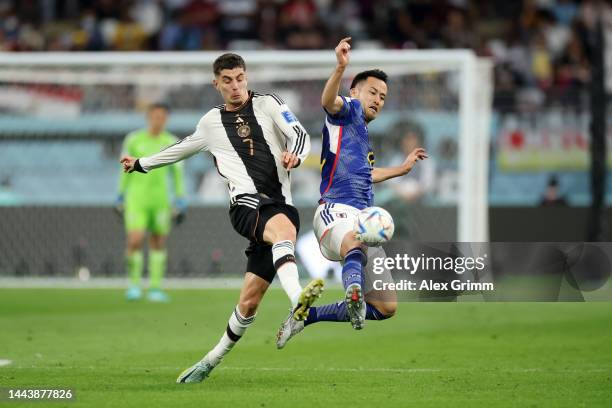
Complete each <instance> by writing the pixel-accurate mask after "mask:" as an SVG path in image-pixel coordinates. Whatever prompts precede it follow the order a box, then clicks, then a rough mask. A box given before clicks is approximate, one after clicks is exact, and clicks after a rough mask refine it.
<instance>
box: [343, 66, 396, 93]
mask: <svg viewBox="0 0 612 408" xmlns="http://www.w3.org/2000/svg"><path fill="white" fill-rule="evenodd" d="M369 77H374V78H378V79H380V80H381V81H383V82H384V83H385V84H386V83H387V74H385V72H384V71H381V70H380V69H369V70H367V71H362V72H360V73H358V74H357V75H355V78H353V82H351V88H350V89H353V88H354V87H356V86H357V85H358V84H359V83H360V82H362V81H365V80H367V79H368V78H369Z"/></svg>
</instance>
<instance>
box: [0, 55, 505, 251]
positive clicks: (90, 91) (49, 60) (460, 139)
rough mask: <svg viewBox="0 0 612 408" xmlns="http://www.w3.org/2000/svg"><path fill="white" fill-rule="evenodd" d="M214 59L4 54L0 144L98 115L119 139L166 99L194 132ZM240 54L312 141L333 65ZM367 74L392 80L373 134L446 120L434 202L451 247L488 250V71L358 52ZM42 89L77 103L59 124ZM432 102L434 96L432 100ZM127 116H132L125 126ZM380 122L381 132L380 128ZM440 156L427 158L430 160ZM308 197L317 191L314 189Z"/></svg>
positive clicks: (181, 125) (208, 94) (454, 58)
mask: <svg viewBox="0 0 612 408" xmlns="http://www.w3.org/2000/svg"><path fill="white" fill-rule="evenodd" d="M220 53H221V52H189V53H187V52H154V53H149V52H133V53H118V52H106V53H81V52H71V53H62V52H58V53H0V93H2V92H1V91H7V92H8V91H11V92H9V93H6V92H5V95H9V94H10V95H12V96H10V97H9V96H5V97H4V98H3V97H0V143H2V139H1V138H2V137H3V135H4V136H6V135H7V134H9V133H10V134H12V135H13V136H14V135H15V134H18V133H19V132H18V130H19V129H20V126H22V124H23V127H24V129H26V128H27V129H30V128H31V127H32V126H34V127H36V126H37V123H41V125H40V127H41V131H42V132H43V133H44V129H42V128H44V126H45V125H42V123H48V120H50V119H51V120H54V121H55V122H57V123H55V125H54V126H57V128H58V130H57V132H58V133H62V132H64V133H65V134H70V132H71V131H74V132H77V130H74V129H77V128H78V129H87V125H86V123H90V122H87V121H86V119H88V118H90V116H91V118H96V117H98V118H99V117H106V116H95V115H104V114H107V113H111V114H112V115H113V116H112V117H113V118H115V119H114V120H113V121H109V122H108V126H109V128H111V127H112V128H113V129H116V128H117V126H118V125H117V124H118V123H122V122H121V121H122V120H125V121H126V123H128V124H131V123H132V122H130V120H131V119H129V118H134V117H136V116H137V115H138V114H140V113H139V112H138V110H139V109H142V107H143V106H144V103H145V102H147V101H149V102H153V101H155V100H158V99H167V98H168V97H169V96H171V97H172V98H175V99H177V100H178V101H179V102H178V103H177V106H178V107H177V108H174V107H173V112H174V113H175V114H176V115H177V117H178V118H179V119H181V120H178V119H177V121H176V123H175V125H176V129H178V131H179V132H184V131H186V130H187V129H188V128H189V127H191V128H194V127H195V125H196V122H197V118H199V116H198V115H201V114H202V113H203V112H205V111H206V110H208V109H209V108H210V107H212V106H214V104H216V103H218V99H217V100H214V101H213V100H210V101H209V100H208V99H213V98H215V96H214V95H215V92H214V90H213V89H212V86H211V80H212V73H211V67H212V62H213V61H214V59H215V58H216V57H218V56H219V55H220ZM239 53H240V55H242V56H243V57H244V59H245V61H246V63H247V67H248V73H249V83H250V87H253V88H255V89H258V87H259V86H263V87H264V88H265V89H266V90H268V91H276V89H280V90H281V91H279V93H281V94H283V93H282V91H285V92H286V93H287V94H288V95H287V97H286V98H285V99H286V100H287V102H288V104H289V105H290V106H291V108H292V109H293V110H294V111H296V112H295V113H296V115H297V116H298V117H300V119H302V117H304V118H305V122H307V123H312V125H311V126H310V127H309V128H308V127H307V128H308V129H309V131H310V134H311V136H312V137H313V138H318V137H319V135H320V126H321V124H322V122H323V112H322V111H321V110H320V106H319V105H318V100H317V99H316V98H315V97H316V95H320V92H321V90H322V86H323V84H324V83H325V81H326V79H327V77H328V76H329V75H330V73H331V71H332V69H333V67H334V65H335V56H334V54H333V52H331V51H329V50H325V51H239ZM372 68H380V69H382V70H384V71H385V72H387V74H389V77H390V82H389V99H388V101H387V102H386V104H387V106H385V108H384V109H383V111H382V112H381V115H380V118H379V119H377V121H375V122H373V123H372V127H371V129H372V130H373V131H374V129H376V132H378V133H379V134H384V135H389V134H390V132H391V131H392V129H393V124H394V123H396V122H397V121H400V120H402V119H403V118H406V117H410V118H411V120H412V119H414V117H417V118H422V119H419V121H420V122H421V123H423V124H424V126H425V127H431V126H430V125H432V124H431V123H429V124H428V123H427V121H428V120H429V121H436V120H438V119H439V118H442V119H443V120H444V121H445V122H444V123H446V125H445V126H446V127H444V129H442V126H438V127H439V128H440V129H441V130H439V131H435V132H437V133H439V135H438V136H435V137H432V138H433V139H435V138H436V137H442V136H444V135H443V133H444V132H447V133H449V134H450V133H452V132H453V129H449V128H454V127H456V129H454V131H455V134H453V137H454V138H455V139H454V143H455V144H456V173H457V177H456V185H457V186H456V187H457V188H456V195H454V196H453V195H452V194H450V193H449V195H448V197H450V198H448V197H447V198H439V199H433V200H430V202H431V203H433V205H444V204H448V203H449V202H453V201H454V204H453V205H455V206H456V210H457V212H456V231H454V232H453V237H454V239H456V240H457V241H461V242H486V241H488V239H489V234H488V203H487V182H488V181H487V180H488V175H487V172H488V160H489V157H488V155H489V145H490V127H491V116H492V113H491V111H492V106H491V105H492V92H493V78H492V64H491V62H490V61H489V60H486V59H483V58H478V57H476V55H475V54H474V53H473V52H472V51H470V50H359V49H356V50H353V51H352V52H351V60H350V65H349V67H348V68H347V72H346V74H345V79H350V78H351V77H352V76H353V75H354V74H356V73H357V72H359V71H362V70H366V69H372ZM41 86H42V87H44V86H51V87H59V88H62V89H64V90H63V91H62V92H64V93H66V92H67V91H66V89H68V90H69V92H67V93H68V94H69V95H71V93H70V92H71V91H74V90H76V92H75V94H76V95H77V96H75V97H74V98H73V99H76V100H77V102H76V103H73V104H72V105H70V108H62V109H60V112H59V113H58V114H57V115H56V114H55V113H51V115H50V116H51V118H49V117H45V113H44V112H41V109H39V110H38V111H37V110H36V109H35V108H34V107H33V105H34V104H39V106H40V104H41V103H42V102H41V100H43V99H44V98H43V97H42V96H40V95H38V94H37V96H36V97H32V96H31V94H32V92H34V93H36V91H32V92H31V90H36V89H40V87H41ZM432 87H433V88H434V89H433V90H432ZM103 88H105V89H103ZM106 88H107V89H106ZM346 88H347V86H346V83H343V86H342V88H341V92H343V93H346V92H348V89H346ZM24 89H25V91H24ZM436 92H438V93H439V94H440V95H438V96H436ZM181 93H183V95H181ZM26 94H28V95H26ZM47 96H48V95H47ZM283 96H285V95H284V94H283ZM50 97H51V98H52V99H53V101H64V100H67V101H68V102H66V105H69V104H70V103H72V100H71V99H70V97H68V98H64V99H62V96H57V95H55V94H53V92H51V96H50ZM28 98H29V99H28ZM37 98H38V99H37ZM119 98H123V99H119ZM9 99H10V100H9ZM52 105H53V103H51V104H49V105H48V106H52ZM73 105H74V106H73ZM42 106H45V105H44V104H43V105H42ZM54 109H55V108H54ZM51 112H53V109H51ZM129 114H131V115H132V116H129V118H128V115H129ZM47 116H49V115H47ZM128 119H129V120H128ZM44 120H47V122H44ZM88 120H89V119H88ZM91 120H94V119H91ZM91 120H90V121H91ZM37 121H40V122H37ZM376 122H380V126H379V125H378V123H376ZM317 123H318V125H317ZM128 124H126V127H128ZM435 125H438V124H435ZM78 126H81V127H78ZM97 126H98V127H97V128H96V129H98V131H100V130H99V129H100V128H101V126H104V123H102V124H100V123H98V124H97ZM317 126H319V127H318V128H317ZM63 128H65V130H62V129H63ZM119 128H120V126H119ZM7 129H8V130H7ZM102 130H103V129H102ZM11 132H12V133H11ZM78 132H82V130H78ZM435 132H434V133H435ZM24 133H27V132H24ZM180 136H185V134H181V135H180ZM451 150H452V149H451ZM436 153H437V152H436V151H433V152H431V154H432V156H434V158H435V156H436ZM449 160H450V161H453V159H449ZM449 160H447V158H439V159H438V160H437V163H438V165H439V168H444V167H449V166H450V164H449V163H447V162H446V161H449ZM309 187H310V188H311V189H312V190H318V188H317V187H316V186H314V185H310V186H309ZM317 192H318V191H315V195H316V193H317ZM449 200H450V201H449ZM221 201H222V200H219V202H221Z"/></svg>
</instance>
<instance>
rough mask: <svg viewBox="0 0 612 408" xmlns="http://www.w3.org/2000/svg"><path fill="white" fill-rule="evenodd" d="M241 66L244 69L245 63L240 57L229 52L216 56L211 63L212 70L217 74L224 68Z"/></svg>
mask: <svg viewBox="0 0 612 408" xmlns="http://www.w3.org/2000/svg"><path fill="white" fill-rule="evenodd" d="M234 68H242V69H244V70H245V71H246V64H245V62H244V60H243V59H242V57H241V56H240V55H238V54H234V53H231V52H228V53H225V54H223V55H221V56H220V57H218V58H217V59H216V60H215V62H214V63H213V72H214V73H215V76H216V75H219V74H220V73H221V71H222V70H224V69H234Z"/></svg>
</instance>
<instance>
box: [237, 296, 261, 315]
mask: <svg viewBox="0 0 612 408" xmlns="http://www.w3.org/2000/svg"><path fill="white" fill-rule="evenodd" d="M258 306H259V299H255V298H252V297H249V298H244V299H240V303H239V304H238V307H239V309H240V314H242V315H243V316H244V317H251V316H253V315H254V314H255V312H257V307H258Z"/></svg>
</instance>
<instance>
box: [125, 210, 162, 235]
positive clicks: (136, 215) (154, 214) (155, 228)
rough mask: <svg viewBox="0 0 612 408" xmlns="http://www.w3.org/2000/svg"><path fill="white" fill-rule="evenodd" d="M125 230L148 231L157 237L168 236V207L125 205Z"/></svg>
mask: <svg viewBox="0 0 612 408" xmlns="http://www.w3.org/2000/svg"><path fill="white" fill-rule="evenodd" d="M124 220H125V230H126V231H127V232H131V231H149V232H151V233H153V234H157V235H168V233H169V232H170V223H171V210H170V207H168V206H159V207H141V206H133V205H132V206H130V205H129V204H128V205H126V209H125V214H124Z"/></svg>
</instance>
